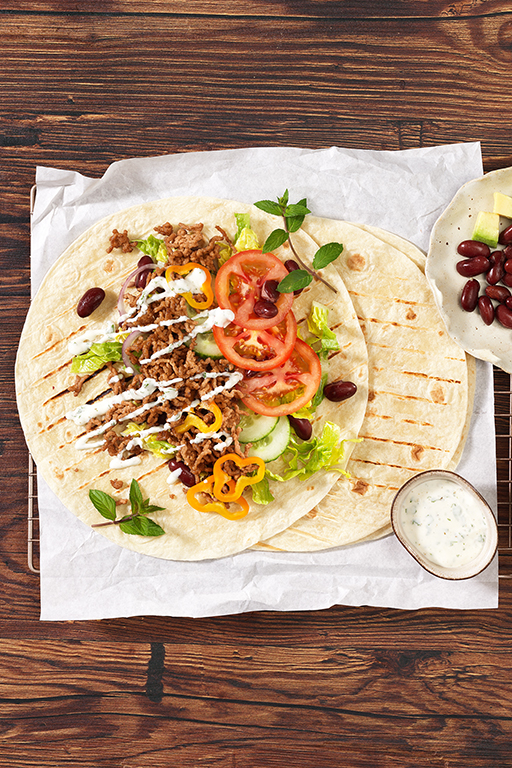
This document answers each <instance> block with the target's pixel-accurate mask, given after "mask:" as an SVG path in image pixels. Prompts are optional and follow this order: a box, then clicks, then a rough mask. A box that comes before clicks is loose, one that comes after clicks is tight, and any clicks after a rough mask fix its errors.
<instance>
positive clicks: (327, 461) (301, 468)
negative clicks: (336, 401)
mask: <svg viewBox="0 0 512 768" xmlns="http://www.w3.org/2000/svg"><path fill="white" fill-rule="evenodd" d="M345 442H347V441H346V440H341V429H340V427H339V426H338V425H337V424H334V423H333V422H332V421H327V422H326V423H325V424H324V428H323V430H322V434H321V435H320V437H313V438H312V439H311V440H306V441H304V442H303V441H302V440H299V439H298V438H297V437H296V436H295V435H294V434H293V433H292V436H291V437H290V442H289V443H288V448H287V449H286V453H285V454H284V458H285V460H286V462H287V467H286V472H285V473H284V475H282V476H281V475H277V474H275V473H274V472H271V471H270V470H269V469H267V472H266V474H267V475H268V477H270V478H272V479H273V480H279V481H281V482H286V481H287V480H291V479H292V478H293V477H297V478H298V479H299V480H307V479H308V478H310V477H311V476H312V475H314V474H315V472H318V471H319V470H320V469H325V470H332V471H334V472H339V473H340V474H342V475H345V477H349V474H348V472H346V471H345V470H344V469H343V468H342V466H340V465H341V463H342V461H343V457H344V455H345Z"/></svg>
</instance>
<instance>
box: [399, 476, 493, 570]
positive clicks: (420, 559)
mask: <svg viewBox="0 0 512 768" xmlns="http://www.w3.org/2000/svg"><path fill="white" fill-rule="evenodd" d="M429 477H445V478H446V479H448V480H451V481H452V482H455V483H457V484H458V485H461V486H463V487H465V488H467V489H468V490H469V491H470V493H472V494H473V495H475V496H476V497H477V498H478V499H479V501H480V502H481V505H482V509H483V511H484V513H485V517H486V520H487V523H488V526H489V530H490V533H491V536H490V541H491V549H490V551H489V553H488V554H486V556H485V558H484V560H483V563H482V564H480V561H479V558H480V555H478V556H477V557H475V558H473V560H471V561H470V562H469V563H466V564H465V565H460V566H457V567H455V568H448V567H446V566H442V565H438V564H436V563H432V562H431V561H430V560H428V559H427V558H426V557H424V556H422V555H421V554H420V553H419V552H418V551H417V550H416V548H415V547H414V546H413V545H412V544H410V543H409V541H408V540H407V538H406V537H405V536H404V535H403V533H402V531H401V530H400V524H399V521H398V515H399V512H400V509H401V505H400V502H401V500H402V499H403V496H404V495H405V493H406V492H407V489H408V488H410V486H411V485H416V484H419V483H422V482H427V481H428V479H429ZM390 517H391V526H392V528H393V532H394V534H395V536H396V538H397V539H398V541H399V542H400V544H401V545H402V546H403V547H404V549H405V550H406V551H407V552H408V553H409V554H410V555H411V556H412V557H413V558H414V559H415V560H416V562H417V563H418V564H419V565H420V566H421V567H422V568H423V569H424V570H426V571H428V572H429V573H431V574H433V575H434V576H437V577H438V578H440V579H446V580H448V581H463V580H465V579H472V578H474V577H475V576H478V574H479V573H482V571H484V570H485V569H486V568H488V567H489V565H490V564H491V562H492V561H493V559H494V557H495V555H496V552H497V550H498V522H497V520H496V515H495V514H494V512H493V510H492V508H491V506H490V505H489V503H488V502H487V501H486V500H485V499H484V497H483V496H482V494H481V493H480V492H479V491H477V489H476V488H475V487H474V486H473V485H472V484H471V483H470V482H469V480H466V478H465V477H462V475H459V474H457V473H456V472H452V471H451V470H448V469H427V470H424V471H423V472H419V473H418V474H416V475H413V476H412V477H410V478H409V480H407V481H406V482H405V483H404V484H403V485H402V486H401V487H400V488H399V489H398V491H397V492H396V494H395V496H394V498H393V501H392V502H391V515H390ZM482 553H486V548H485V546H484V549H483V550H482ZM472 564H473V567H471V566H472ZM475 566H477V568H476V570H475Z"/></svg>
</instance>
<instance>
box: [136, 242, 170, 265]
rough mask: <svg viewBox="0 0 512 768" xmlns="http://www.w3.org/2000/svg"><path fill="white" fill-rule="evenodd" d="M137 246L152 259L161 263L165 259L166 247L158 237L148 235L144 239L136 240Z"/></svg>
mask: <svg viewBox="0 0 512 768" xmlns="http://www.w3.org/2000/svg"><path fill="white" fill-rule="evenodd" d="M137 248H138V249H139V251H142V253H145V254H146V256H151V258H152V259H153V261H161V262H163V263H165V262H166V261H167V248H166V247H165V244H164V241H163V240H162V239H161V238H159V237H155V236H154V235H149V236H148V237H147V238H146V239H145V240H137Z"/></svg>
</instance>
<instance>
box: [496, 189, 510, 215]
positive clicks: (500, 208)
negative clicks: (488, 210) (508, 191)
mask: <svg viewBox="0 0 512 768" xmlns="http://www.w3.org/2000/svg"><path fill="white" fill-rule="evenodd" d="M494 213H498V214H499V215H500V216H505V217H506V218H507V219H512V197H509V196H508V195H504V194H503V193H502V192H495V193H494Z"/></svg>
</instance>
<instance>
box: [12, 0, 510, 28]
mask: <svg viewBox="0 0 512 768" xmlns="http://www.w3.org/2000/svg"><path fill="white" fill-rule="evenodd" d="M509 9H510V6H509V3H507V2H506V0H471V2H462V0H458V1H456V2H449V1H447V0H387V2H385V3H382V2H376V0H275V2H274V1H273V0H244V2H243V3H241V2H238V0H222V2H219V1H218V0H193V2H190V0H80V2H70V1H69V0H31V3H30V7H28V5H27V3H26V2H23V0H3V2H2V9H1V11H2V12H3V13H4V14H6V13H7V12H13V11H14V12H16V11H17V12H24V13H44V14H55V13H65V14H67V15H68V16H72V15H76V14H84V13H87V14H91V15H108V16H109V17H111V16H114V15H123V16H124V15H143V16H149V15H153V14H159V15H169V16H232V17H236V18H240V19H244V22H246V19H247V18H248V17H249V18H250V17H263V18H267V17H279V16H282V17H284V18H287V17H288V18H289V17H294V18H329V19H364V20H366V19H372V18H379V19H380V18H400V19H407V18H416V17H423V18H437V17H441V18H457V17H460V16H487V15H490V14H493V13H499V12H500V11H503V10H505V11H506V10H509ZM246 23H247V22H246ZM248 34H250V31H249V30H248Z"/></svg>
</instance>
